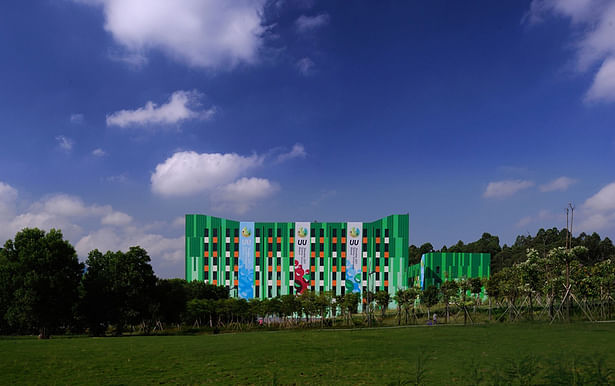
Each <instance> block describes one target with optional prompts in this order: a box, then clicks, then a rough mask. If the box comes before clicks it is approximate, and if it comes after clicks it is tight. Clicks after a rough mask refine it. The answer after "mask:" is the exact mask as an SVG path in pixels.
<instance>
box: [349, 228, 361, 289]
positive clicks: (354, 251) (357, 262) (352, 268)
mask: <svg viewBox="0 0 615 386" xmlns="http://www.w3.org/2000/svg"><path fill="white" fill-rule="evenodd" d="M346 235H347V237H346V283H348V281H349V280H350V282H352V292H361V257H362V256H361V255H362V251H363V242H362V239H361V237H362V236H363V223H362V222H349V223H347V224H346Z"/></svg>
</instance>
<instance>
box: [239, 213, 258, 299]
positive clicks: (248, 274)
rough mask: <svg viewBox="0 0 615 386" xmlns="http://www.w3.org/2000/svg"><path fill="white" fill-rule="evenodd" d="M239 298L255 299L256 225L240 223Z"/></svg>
mask: <svg viewBox="0 0 615 386" xmlns="http://www.w3.org/2000/svg"><path fill="white" fill-rule="evenodd" d="M238 284H239V289H238V293H239V297H241V298H243V299H252V297H254V223H253V222H244V221H242V222H240V223H239V280H238Z"/></svg>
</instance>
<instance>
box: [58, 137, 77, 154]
mask: <svg viewBox="0 0 615 386" xmlns="http://www.w3.org/2000/svg"><path fill="white" fill-rule="evenodd" d="M56 141H58V146H60V149H62V150H64V151H66V152H69V151H71V150H72V149H73V145H74V144H75V141H73V140H72V139H70V138H68V137H65V136H63V135H58V136H57V137H56Z"/></svg>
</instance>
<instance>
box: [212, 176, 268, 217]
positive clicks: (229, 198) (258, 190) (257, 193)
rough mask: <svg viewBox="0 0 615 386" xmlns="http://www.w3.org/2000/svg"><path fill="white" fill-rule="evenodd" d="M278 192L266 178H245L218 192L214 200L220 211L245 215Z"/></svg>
mask: <svg viewBox="0 0 615 386" xmlns="http://www.w3.org/2000/svg"><path fill="white" fill-rule="evenodd" d="M277 190H278V186H277V185H275V184H273V183H271V182H270V181H269V180H267V179H265V178H255V177H252V178H246V177H244V178H241V179H239V180H237V181H235V182H233V183H230V184H228V185H226V186H223V187H222V188H221V189H219V190H218V191H216V192H215V193H214V195H213V197H212V200H213V201H214V203H215V204H216V205H217V206H218V209H227V210H232V211H234V212H236V213H238V214H243V213H245V212H247V211H248V210H249V209H250V208H251V207H252V206H253V205H254V204H255V203H256V202H258V201H260V200H263V199H265V198H267V197H269V196H271V195H272V194H274V193H275V192H276V191H277Z"/></svg>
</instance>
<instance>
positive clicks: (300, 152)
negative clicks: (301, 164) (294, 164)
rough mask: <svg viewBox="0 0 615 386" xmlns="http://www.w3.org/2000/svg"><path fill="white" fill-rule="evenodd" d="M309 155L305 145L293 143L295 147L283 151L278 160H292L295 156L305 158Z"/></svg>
mask: <svg viewBox="0 0 615 386" xmlns="http://www.w3.org/2000/svg"><path fill="white" fill-rule="evenodd" d="M306 156H307V152H306V151H305V147H304V146H303V145H302V144H300V143H296V144H294V145H293V148H292V149H291V150H290V151H289V152H288V153H282V154H280V155H278V158H277V160H276V161H277V162H284V161H288V160H291V159H293V158H305V157H306Z"/></svg>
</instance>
